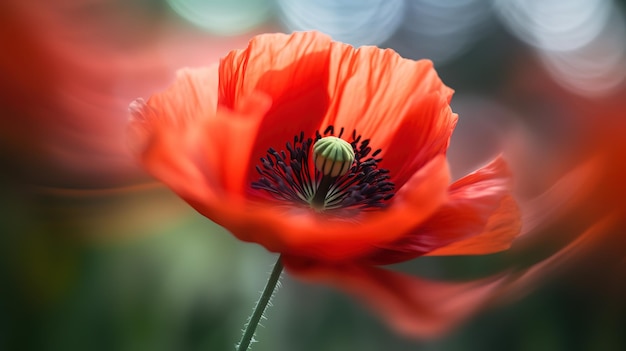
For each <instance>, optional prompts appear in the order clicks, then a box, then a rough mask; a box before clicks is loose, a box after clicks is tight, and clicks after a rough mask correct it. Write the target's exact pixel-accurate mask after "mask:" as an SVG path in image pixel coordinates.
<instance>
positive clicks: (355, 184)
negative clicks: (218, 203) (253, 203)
mask: <svg viewBox="0 0 626 351" xmlns="http://www.w3.org/2000/svg"><path fill="white" fill-rule="evenodd" d="M334 132H335V128H334V126H328V127H327V128H326V129H324V131H323V133H320V132H319V131H316V132H315V138H307V139H305V137H304V132H301V133H300V134H299V135H296V136H295V137H294V138H293V143H291V142H287V143H286V145H285V146H286V151H285V150H281V151H280V152H279V151H276V150H275V149H273V148H270V149H268V151H267V154H266V156H265V157H262V158H261V159H260V165H258V166H256V170H257V172H258V173H259V175H260V178H259V179H258V180H257V181H254V182H252V189H256V190H262V191H263V192H264V193H265V194H266V195H267V196H269V197H270V198H273V199H276V200H279V201H281V202H282V201H285V202H290V203H292V204H297V205H300V206H307V207H312V208H314V209H316V210H318V211H325V212H329V211H330V212H332V211H333V210H338V209H346V208H349V209H358V210H368V209H379V208H384V207H385V206H386V203H387V202H388V201H389V200H391V199H392V198H393V195H394V184H393V182H391V181H390V176H389V171H388V170H386V169H382V168H378V164H379V163H380V162H381V161H382V158H375V157H376V156H378V155H379V154H380V152H381V149H376V150H373V149H372V147H371V146H370V140H369V139H365V140H362V137H361V135H358V134H357V133H356V131H353V132H352V135H351V136H352V138H351V139H352V141H351V142H350V146H352V149H353V151H354V163H352V165H351V166H350V167H349V169H347V172H345V174H343V173H342V174H343V175H339V176H336V177H331V176H330V175H324V174H323V173H322V172H320V170H318V169H317V168H316V167H315V165H314V162H313V159H312V157H310V156H309V155H311V154H312V152H313V151H312V149H313V144H314V143H315V142H317V141H318V140H320V139H322V138H323V137H325V136H328V135H330V136H333V137H334ZM343 133H344V128H341V129H340V131H339V134H338V137H339V138H340V137H341V136H342V135H343ZM361 140H362V141H361ZM348 165H349V164H346V167H347V166H348ZM311 167H313V168H312V169H311ZM324 167H326V166H324ZM263 192H261V193H259V195H262V194H263Z"/></svg>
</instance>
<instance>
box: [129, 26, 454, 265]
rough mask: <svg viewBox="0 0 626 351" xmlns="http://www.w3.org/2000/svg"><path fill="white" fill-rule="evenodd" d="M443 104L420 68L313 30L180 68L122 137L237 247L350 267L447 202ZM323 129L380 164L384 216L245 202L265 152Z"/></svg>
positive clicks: (447, 123)
mask: <svg viewBox="0 0 626 351" xmlns="http://www.w3.org/2000/svg"><path fill="white" fill-rule="evenodd" d="M451 96H452V90H451V89H450V88H448V87H446V86H445V85H444V84H443V83H442V82H441V80H440V79H439V78H438V76H437V74H436V72H435V71H434V69H433V67H432V63H431V62H430V61H412V60H406V59H403V58H401V57H400V56H399V55H397V54H396V53H395V52H393V51H391V50H381V49H378V48H375V47H362V48H359V49H355V48H353V47H351V46H349V45H346V44H342V43H336V42H332V41H331V40H330V38H329V37H327V36H325V35H323V34H320V33H316V32H303V33H294V34H291V35H285V34H267V35H261V36H258V37H256V38H254V39H253V40H252V41H251V42H250V44H249V46H248V48H247V49H245V50H240V51H233V52H231V53H230V54H229V55H228V56H226V57H225V58H224V59H222V61H221V62H220V65H219V68H217V67H214V68H208V69H199V70H191V69H188V70H183V71H181V72H180V73H179V76H178V79H177V81H176V82H175V83H174V85H173V86H172V87H170V89H168V90H166V91H164V92H162V93H159V94H156V95H154V96H153V97H151V98H150V99H149V100H148V101H147V102H146V101H143V100H138V101H136V102H135V103H134V104H133V105H132V108H131V112H132V115H133V118H132V123H131V128H130V129H131V134H130V135H131V142H132V145H133V146H134V148H135V150H137V152H138V154H139V155H140V157H141V159H142V161H143V163H144V165H145V167H146V168H147V169H148V170H149V171H150V172H151V173H152V174H153V175H154V176H156V177H157V178H159V179H160V180H161V181H163V182H164V183H166V184H167V185H168V186H170V187H171V188H172V189H173V190H174V191H176V192H177V193H178V194H179V195H180V196H181V197H182V198H184V199H185V200H186V201H187V202H189V203H190V204H191V205H192V206H194V207H195V208H196V209H197V210H198V211H199V212H201V213H202V214H204V215H205V216H207V217H208V218H210V219H211V220H213V221H215V222H216V223H218V224H220V225H222V226H224V227H225V228H227V229H228V230H229V231H231V232H232V233H233V234H234V235H235V236H237V237H238V238H239V239H241V240H244V241H251V242H257V243H260V244H262V245H263V246H265V247H266V248H267V249H269V250H270V251H274V252H281V253H285V254H288V255H293V256H299V257H308V258H313V259H317V260H321V261H337V260H345V259H354V258H360V257H367V256H368V255H370V254H372V253H373V252H376V250H379V249H380V248H381V247H385V246H387V245H392V243H394V242H397V240H399V239H400V238H401V237H403V236H404V235H406V234H408V233H411V232H413V231H414V230H415V228H418V227H419V226H420V224H422V223H423V222H424V221H425V220H426V219H428V218H430V217H431V216H432V215H433V214H434V213H435V212H436V211H437V209H439V208H440V206H441V205H443V204H444V203H446V200H447V199H448V197H449V196H450V195H451V192H450V191H448V184H449V172H448V166H447V161H446V159H445V151H446V149H447V146H448V143H449V139H450V136H451V133H452V131H453V129H454V126H455V124H456V120H457V116H456V114H454V113H452V111H451V110H450V107H449V101H450V98H451ZM329 125H334V126H335V128H336V129H338V128H344V129H345V130H346V131H347V133H346V135H349V134H351V133H352V131H353V130H356V132H357V133H358V134H361V135H363V137H364V138H369V139H370V140H371V143H370V145H372V146H373V147H374V148H381V149H382V153H381V156H382V158H383V161H382V162H381V163H380V166H381V167H382V168H386V169H389V171H390V176H391V180H392V181H393V182H394V183H395V185H396V194H395V196H394V198H393V199H392V200H391V201H390V204H389V206H388V207H387V208H386V209H384V210H380V211H364V212H362V213H361V214H360V215H359V216H357V217H356V218H339V217H337V216H324V215H320V214H319V213H317V212H315V211H311V210H308V209H302V208H297V207H294V206H290V204H288V203H284V204H282V205H279V203H278V202H271V203H270V202H263V201H262V200H259V198H258V196H254V194H253V191H252V189H251V186H250V184H251V182H253V181H255V180H257V179H258V174H257V173H256V171H255V166H256V165H257V164H258V163H259V158H260V157H262V156H264V155H265V153H266V151H267V149H268V148H270V147H273V148H275V149H277V150H281V149H284V148H285V147H284V145H285V143H286V142H288V141H290V140H293V137H294V136H295V135H298V134H300V133H301V132H304V133H305V135H307V136H313V135H314V133H315V131H316V130H323V129H325V128H326V127H327V126H329ZM433 235H434V234H433Z"/></svg>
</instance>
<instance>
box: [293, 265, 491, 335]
mask: <svg viewBox="0 0 626 351" xmlns="http://www.w3.org/2000/svg"><path fill="white" fill-rule="evenodd" d="M283 262H284V264H285V267H286V269H287V270H288V271H289V273H291V274H293V275H295V276H296V277H298V278H301V279H303V280H305V281H307V282H310V283H315V284H327V285H331V286H333V287H336V288H338V289H340V290H343V291H345V292H346V293H348V294H350V295H353V296H355V297H356V298H358V299H359V300H361V301H362V302H364V303H365V304H367V305H368V306H369V307H371V308H372V309H373V310H375V311H376V312H377V313H379V314H380V315H381V316H382V317H383V318H384V319H385V320H386V321H387V322H388V323H389V324H390V325H391V326H392V327H393V328H394V329H396V330H397V331H398V332H400V333H403V334H405V335H408V336H419V337H436V336H439V335H441V334H442V333H443V332H445V331H447V330H449V329H450V328H452V327H454V326H455V325H457V324H458V323H460V322H461V321H462V320H463V319H466V318H468V317H469V316H470V315H471V314H472V313H474V312H475V311H477V310H479V309H481V308H482V307H484V305H485V304H486V303H487V302H488V301H489V299H490V298H491V297H492V296H493V294H494V292H495V291H496V288H498V287H499V285H500V282H501V279H496V278H489V279H483V280H476V281H472V282H455V283H450V282H435V281H428V280H425V279H420V278H417V277H412V276H408V275H405V274H401V273H396V272H392V271H388V270H385V269H380V268H376V267H369V266H358V265H337V266H330V265H320V264H315V263H311V262H306V261H302V260H298V259H294V258H292V257H283Z"/></svg>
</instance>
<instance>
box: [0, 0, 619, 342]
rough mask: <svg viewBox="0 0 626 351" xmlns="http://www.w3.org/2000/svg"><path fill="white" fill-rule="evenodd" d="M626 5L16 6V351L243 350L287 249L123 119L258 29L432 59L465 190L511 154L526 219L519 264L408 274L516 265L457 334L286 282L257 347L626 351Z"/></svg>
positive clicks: (10, 220)
mask: <svg viewBox="0 0 626 351" xmlns="http://www.w3.org/2000/svg"><path fill="white" fill-rule="evenodd" d="M625 6H626V4H625V2H624V1H611V0H542V1H539V0H531V1H525V0H449V1H435V0H319V1H304V0H229V1H226V0H222V1H219V0H124V1H122V0H48V1H40V0H20V1H18V0H6V1H3V2H2V4H0V27H1V30H0V78H1V80H0V161H1V162H2V168H1V170H2V171H1V172H0V350H229V349H233V345H234V343H235V342H236V341H237V340H238V339H239V336H240V330H241V328H242V324H243V322H244V321H245V320H246V318H247V316H248V315H249V313H250V311H251V309H252V306H253V303H254V301H255V300H256V298H257V297H258V294H259V291H260V290H261V289H262V287H263V285H264V284H265V281H266V279H267V276H268V272H269V271H270V269H271V265H272V263H273V262H274V261H275V259H276V257H275V256H274V255H273V254H270V253H268V252H266V251H265V250H264V249H262V248H261V247H259V246H257V245H254V244H245V243H241V242H238V241H237V240H235V239H234V238H233V237H232V236H230V235H229V234H228V233H227V232H226V231H225V230H223V229H221V228H219V227H218V226H216V225H215V224H213V223H211V222H210V221H209V220H207V219H206V218H204V217H202V216H199V215H198V214H196V213H195V212H194V211H193V210H191V209H190V207H188V206H187V205H186V204H185V203H183V202H182V201H181V200H180V199H178V198H177V197H176V196H175V195H173V194H172V193H171V192H169V191H168V190H167V189H165V188H163V187H162V186H161V185H159V184H157V183H156V182H154V181H153V180H151V179H150V178H149V177H148V176H147V175H146V174H144V173H143V172H142V171H141V170H140V169H139V168H138V167H137V165H136V164H135V162H134V160H133V159H132V158H131V157H130V155H129V154H128V151H127V149H126V144H125V140H124V128H125V123H126V118H127V106H128V103H129V102H130V101H132V100H133V99H135V98H136V97H148V96H149V95H150V94H151V93H154V92H156V91H159V90H162V89H164V88H165V87H166V86H167V85H168V84H169V83H170V82H171V81H172V80H173V77H174V72H175V71H176V70H177V69H178V68H180V67H184V66H201V65H210V64H212V63H215V62H217V61H218V60H219V58H220V57H222V56H224V55H225V54H226V53H227V52H228V51H229V50H231V49H238V48H243V47H245V46H246V44H247V42H248V40H249V39H250V38H251V37H252V36H253V35H255V34H258V33H263V32H277V31H280V32H291V31H299V30H310V29H316V30H319V31H322V32H325V33H327V34H329V35H331V36H332V37H333V38H334V39H335V40H339V41H344V42H347V43H350V44H353V45H355V46H360V45H377V46H380V47H385V48H386V47H388V48H393V49H394V50H396V51H398V52H399V53H400V54H401V55H402V56H404V57H407V58H412V59H419V58H429V59H431V60H433V61H434V63H435V67H436V68H437V70H438V72H439V74H440V76H441V77H442V79H443V81H444V82H445V83H446V84H447V85H449V86H451V87H453V88H454V89H455V90H456V94H455V97H454V99H453V102H452V107H453V110H455V111H456V112H457V113H459V115H460V120H459V125H458V127H457V130H456V132H455V134H454V136H453V139H452V144H451V148H450V152H449V158H450V162H451V166H452V171H453V175H454V177H455V178H458V177H460V176H462V175H464V174H466V173H467V172H469V171H471V170H473V169H475V168H477V167H478V166H480V165H481V164H483V163H484V162H486V161H487V160H488V159H490V158H491V157H493V156H494V155H496V154H497V153H499V151H500V150H506V152H507V157H508V159H509V161H510V163H511V166H512V168H513V169H514V170H515V171H516V173H517V175H518V178H517V181H516V191H517V194H518V196H519V199H520V201H522V203H524V204H528V205H526V208H527V209H529V213H530V215H529V216H528V218H527V220H528V221H527V223H530V224H529V225H528V226H527V227H526V228H525V232H527V233H528V234H526V235H525V236H524V237H523V238H522V239H521V240H520V242H519V243H516V245H515V246H514V248H513V249H512V250H511V251H510V252H506V253H502V254H496V255H489V256H483V257H438V258H434V257H432V258H420V259H418V260H415V261H412V262H408V263H404V264H402V265H399V266H398V267H395V268H397V269H398V270H401V271H404V272H409V273H411V274H414V275H417V276H422V277H426V278H430V279H434V280H448V281H456V280H465V279H473V278H479V277H484V276H487V275H490V274H494V273H498V272H501V271H504V270H507V269H514V270H515V272H517V273H516V274H518V275H516V276H515V279H512V284H511V286H510V288H509V289H506V290H505V291H504V292H502V293H501V294H499V295H498V296H494V299H493V304H491V306H490V308H487V309H485V310H484V311H481V312H480V313H478V314H477V315H475V316H472V317H471V318H470V319H469V320H467V321H464V322H463V323H462V324H460V325H459V326H457V327H456V328H455V329H453V330H450V331H449V332H448V333H446V334H445V335H443V336H442V337H439V338H436V339H420V340H417V341H416V340H411V339H408V338H406V337H402V336H399V335H397V334H395V333H394V332H393V331H392V330H390V329H389V328H388V327H387V326H386V325H385V324H384V323H383V322H382V321H381V320H380V319H379V318H378V317H377V316H375V315H373V314H372V313H370V312H369V310H368V309H366V308H364V307H363V306H362V305H360V304H359V303H357V302H355V301H353V300H352V299H351V298H350V297H349V296H345V295H343V294H341V293H339V292H336V291H334V290H331V289H329V288H326V287H323V286H311V285H306V284H304V283H301V282H299V281H297V280H293V279H292V278H291V277H289V276H284V277H283V287H282V288H281V289H280V290H279V291H278V293H277V295H276V299H275V306H273V307H271V308H270V309H269V311H268V312H267V314H268V316H269V321H266V322H265V323H266V324H267V327H266V328H263V327H261V328H260V329H259V331H258V332H257V338H258V339H259V340H260V342H259V343H258V344H254V345H253V349H254V350H302V351H306V350H356V349H358V350H363V351H368V350H626V306H625V302H626V299H625V296H626V288H625V286H624V285H625V284H624V282H625V281H626V274H625V273H626V255H625V252H626V249H625V246H626V243H625V242H626V238H624V235H623V234H622V233H623V230H622V229H623V228H625V227H626V226H624V225H623V224H624V223H623V222H624V216H623V209H624V203H623V198H624V197H623V196H626V191H625V190H624V185H622V182H623V176H626V172H625V171H624V169H625V168H626V162H625V161H626V159H625V158H626V148H625V146H626V143H625V142H624V141H622V138H623V135H624V133H623V132H625V131H626V119H625V118H626V115H625V112H624V111H626V95H625V93H626V84H625V83H624V81H625V78H626V11H625ZM589 160H592V161H593V162H595V163H593V162H592V163H591V166H589V164H590V163H589V162H590V161H589ZM598 160H599V161H598ZM537 198H539V199H540V201H539V202H537V201H534V202H533V201H532V200H533V199H535V200H536V199H537ZM598 223H601V224H602V226H600V227H601V228H600V229H598V230H593V231H592V232H591V234H590V232H589V231H588V229H589V228H592V229H597V224H598ZM518 278H519V279H518Z"/></svg>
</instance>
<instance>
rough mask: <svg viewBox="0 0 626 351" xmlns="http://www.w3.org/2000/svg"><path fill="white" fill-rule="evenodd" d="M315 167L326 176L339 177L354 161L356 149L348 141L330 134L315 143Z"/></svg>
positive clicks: (346, 171)
mask: <svg viewBox="0 0 626 351" xmlns="http://www.w3.org/2000/svg"><path fill="white" fill-rule="evenodd" d="M313 154H314V155H315V167H316V168H317V169H318V170H319V171H320V172H322V174H323V175H325V176H330V177H333V178H334V177H339V176H342V175H344V174H346V173H348V170H349V169H350V167H351V166H352V164H353V163H354V150H353V149H352V145H350V143H348V142H347V141H345V140H343V139H340V138H337V137H334V136H328V137H324V138H321V139H320V140H318V141H316V142H315V145H313Z"/></svg>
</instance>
